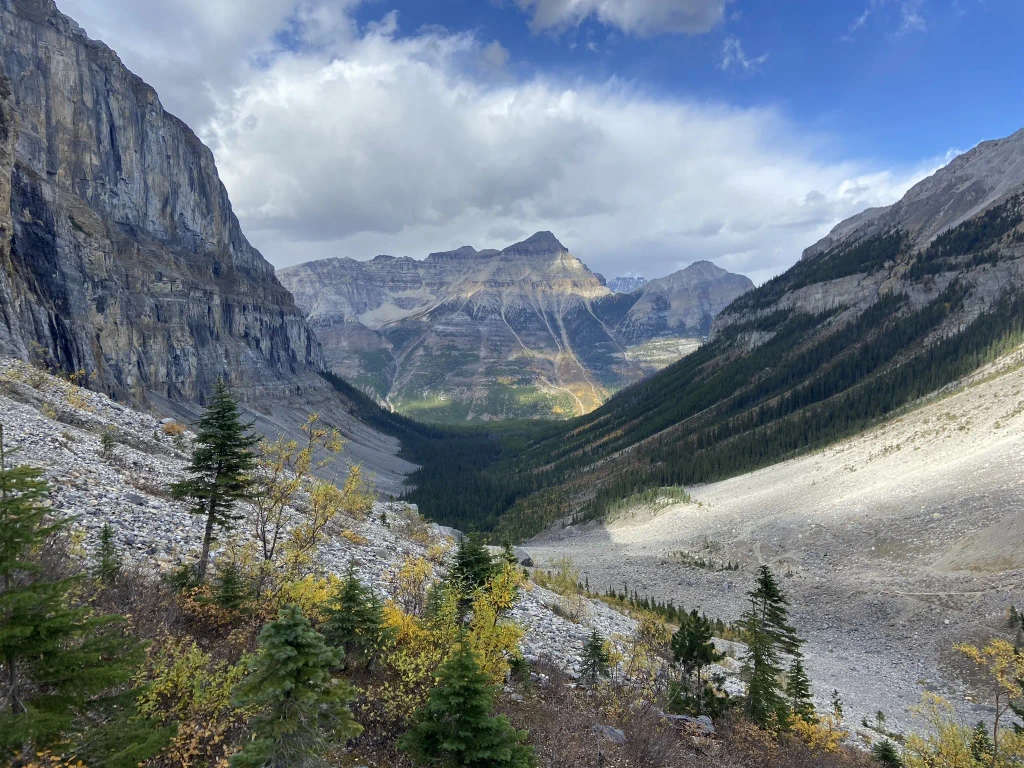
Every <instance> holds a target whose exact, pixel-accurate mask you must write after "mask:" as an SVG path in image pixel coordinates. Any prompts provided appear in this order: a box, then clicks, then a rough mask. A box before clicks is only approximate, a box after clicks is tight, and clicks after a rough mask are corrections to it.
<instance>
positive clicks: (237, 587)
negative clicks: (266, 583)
mask: <svg viewBox="0 0 1024 768" xmlns="http://www.w3.org/2000/svg"><path fill="white" fill-rule="evenodd" d="M214 587H215V588H216V589H215V591H214V593H213V597H214V600H216V602H217V605H219V606H220V607H221V608H227V609H228V610H229V611H237V610H239V609H240V608H241V607H242V606H244V605H245V603H246V601H248V600H249V598H250V597H251V596H252V590H251V589H250V588H249V585H248V584H246V581H245V575H244V574H243V573H242V569H241V568H240V567H239V565H238V563H235V562H225V563H224V564H221V563H220V562H219V561H218V563H217V579H216V581H215V582H214Z"/></svg>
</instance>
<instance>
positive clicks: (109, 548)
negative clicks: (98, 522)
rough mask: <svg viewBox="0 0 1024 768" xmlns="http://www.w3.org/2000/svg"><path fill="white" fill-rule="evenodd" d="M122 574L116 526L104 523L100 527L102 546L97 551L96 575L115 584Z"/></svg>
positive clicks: (106, 581)
mask: <svg viewBox="0 0 1024 768" xmlns="http://www.w3.org/2000/svg"><path fill="white" fill-rule="evenodd" d="M120 575H121V552H120V550H119V549H118V547H117V541H116V539H115V538H114V526H112V525H111V524H110V523H104V524H103V528H101V529H100V548H99V551H98V552H97V553H96V576H97V577H99V579H100V581H102V582H103V583H104V584H113V583H114V582H115V581H117V577H118V576H120Z"/></svg>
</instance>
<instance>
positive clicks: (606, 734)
mask: <svg viewBox="0 0 1024 768" xmlns="http://www.w3.org/2000/svg"><path fill="white" fill-rule="evenodd" d="M590 732H591V733H595V734H597V735H598V736H601V737H603V738H604V739H605V740H607V741H610V742H611V743H612V744H625V743H626V734H625V733H623V732H622V731H621V730H619V729H618V728H613V727H612V726H610V725H595V726H593V727H592V728H591V729H590Z"/></svg>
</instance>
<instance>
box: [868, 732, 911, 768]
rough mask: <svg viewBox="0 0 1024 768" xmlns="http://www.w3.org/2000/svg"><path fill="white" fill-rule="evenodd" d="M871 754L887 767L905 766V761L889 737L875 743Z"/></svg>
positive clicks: (900, 767)
mask: <svg viewBox="0 0 1024 768" xmlns="http://www.w3.org/2000/svg"><path fill="white" fill-rule="evenodd" d="M871 754H872V755H874V758H875V760H877V761H878V762H879V763H881V764H882V765H884V766H886V768H903V761H902V760H901V759H900V753H899V752H898V751H897V750H896V745H895V744H893V743H892V742H891V741H889V740H888V739H883V740H882V741H879V742H877V743H876V744H874V745H873V746H872V747H871Z"/></svg>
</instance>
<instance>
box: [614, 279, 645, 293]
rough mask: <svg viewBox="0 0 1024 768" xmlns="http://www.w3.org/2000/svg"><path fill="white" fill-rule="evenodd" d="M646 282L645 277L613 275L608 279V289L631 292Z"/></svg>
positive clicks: (615, 291)
mask: <svg viewBox="0 0 1024 768" xmlns="http://www.w3.org/2000/svg"><path fill="white" fill-rule="evenodd" d="M646 282H647V278H646V277H613V278H612V279H611V280H609V281H608V290H609V291H611V292H612V293H632V292H633V291H635V290H636V289H637V288H641V287H642V286H643V285H644V283H646Z"/></svg>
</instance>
